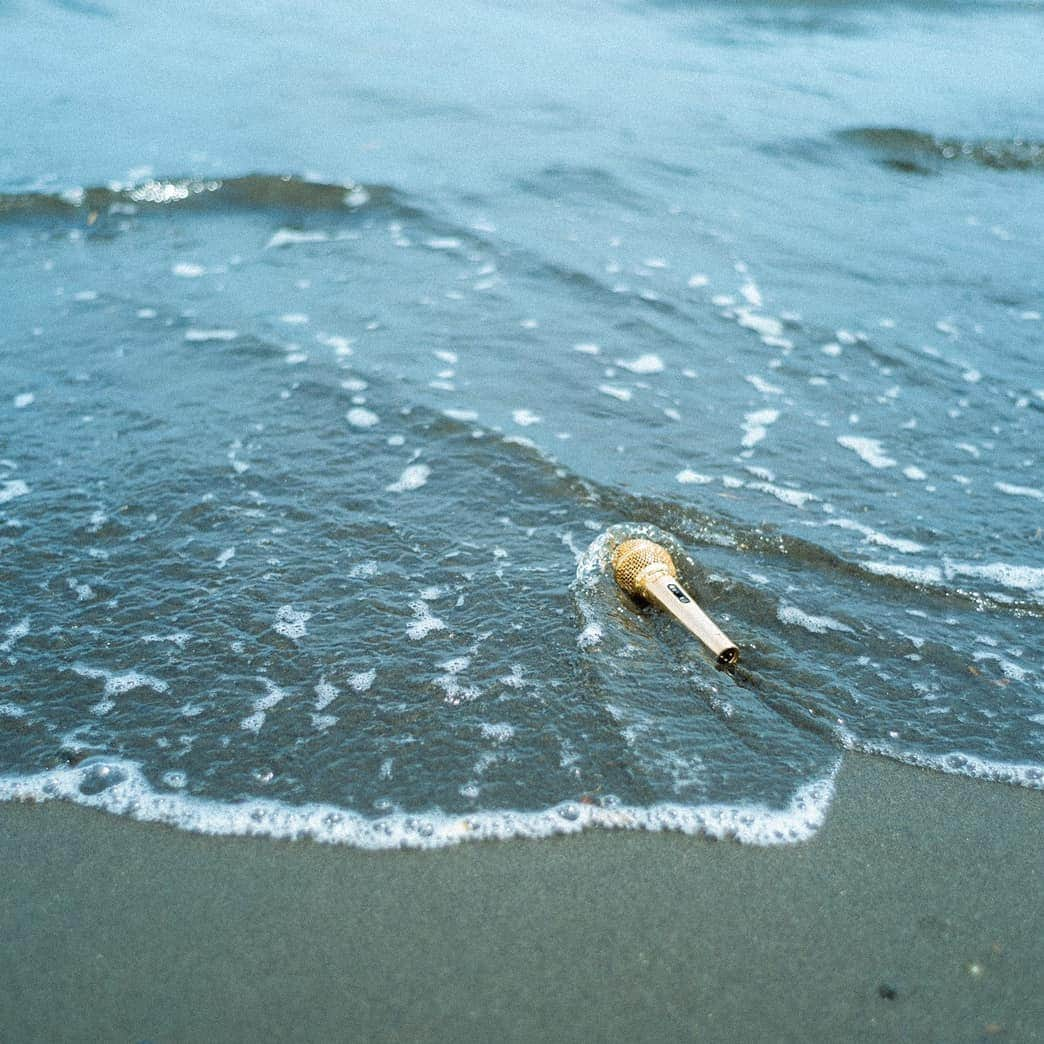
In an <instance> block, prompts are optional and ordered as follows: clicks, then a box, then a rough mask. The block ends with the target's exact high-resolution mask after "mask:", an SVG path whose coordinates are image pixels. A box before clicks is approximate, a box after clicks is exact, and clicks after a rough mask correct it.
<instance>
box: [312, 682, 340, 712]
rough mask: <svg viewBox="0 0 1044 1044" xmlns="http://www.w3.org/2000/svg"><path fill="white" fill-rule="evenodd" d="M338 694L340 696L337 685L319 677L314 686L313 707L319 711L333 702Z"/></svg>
mask: <svg viewBox="0 0 1044 1044" xmlns="http://www.w3.org/2000/svg"><path fill="white" fill-rule="evenodd" d="M338 696H340V692H338V690H337V687H336V686H335V685H331V684H330V683H329V682H328V681H327V680H326V679H325V678H320V679H319V684H318V685H316V687H315V709H316V710H317V711H321V710H322V709H323V708H324V707H327V706H329V705H330V704H331V703H333V701H334V700H336V699H337V697H338Z"/></svg>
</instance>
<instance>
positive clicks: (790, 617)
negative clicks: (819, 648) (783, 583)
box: [776, 604, 854, 634]
mask: <svg viewBox="0 0 1044 1044" xmlns="http://www.w3.org/2000/svg"><path fill="white" fill-rule="evenodd" d="M776 616H778V617H779V619H780V622H781V623H785V624H796V625H797V626H798V627H804V628H805V630H806V631H811V632H812V633H813V634H826V633H827V632H828V631H847V632H848V633H849V634H852V633H854V632H853V631H852V628H851V627H849V626H848V625H847V624H843V623H841V622H840V621H839V620H835V619H834V618H833V617H832V616H813V615H812V614H811V613H806V612H804V611H803V610H801V609H798V607H797V606H795V605H784V604H780V606H779V607H778V608H777V609H776Z"/></svg>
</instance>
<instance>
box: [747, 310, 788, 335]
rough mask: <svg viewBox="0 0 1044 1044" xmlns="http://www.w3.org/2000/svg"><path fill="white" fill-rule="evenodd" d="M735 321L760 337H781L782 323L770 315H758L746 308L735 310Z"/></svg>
mask: <svg viewBox="0 0 1044 1044" xmlns="http://www.w3.org/2000/svg"><path fill="white" fill-rule="evenodd" d="M736 322H738V323H739V324H740V326H742V327H744V328H745V329H747V330H753V331H754V332H755V333H756V334H760V335H761V336H762V337H781V336H782V334H783V324H782V323H781V322H780V321H779V320H778V319H774V318H773V317H772V316H770V315H760V314H756V313H754V312H752V311H751V310H749V309H747V308H740V309H737V311H736Z"/></svg>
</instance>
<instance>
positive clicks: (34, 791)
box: [0, 758, 841, 850]
mask: <svg viewBox="0 0 1044 1044" xmlns="http://www.w3.org/2000/svg"><path fill="white" fill-rule="evenodd" d="M840 765H841V759H840V758H838V760H837V762H836V763H835V764H834V766H833V768H832V769H831V771H830V772H829V773H828V775H827V776H825V777H824V778H823V779H819V780H815V781H814V782H811V783H807V784H805V785H804V786H802V787H800V788H799V789H798V790H797V791H796V792H795V794H794V797H793V798H792V800H791V801H790V803H789V805H787V807H786V808H783V809H773V808H769V807H767V806H765V805H753V804H752V805H726V804H706V805H682V804H676V803H667V802H665V803H661V804H655V805H649V806H646V807H638V806H623V807H616V808H601V807H599V806H597V805H586V804H582V803H580V802H577V801H565V802H561V803H560V804H557V805H553V806H551V807H549V808H546V809H543V810H541V811H539V812H518V811H515V810H513V809H505V810H503V811H497V812H476V813H471V814H468V815H461V816H453V815H446V814H444V813H440V812H435V811H432V812H427V813H419V814H416V815H413V814H406V813H395V814H392V815H388V816H381V817H379V818H368V817H366V816H362V815H360V814H359V813H357V812H352V811H350V810H348V809H344V808H338V807H337V806H335V805H320V804H305V805H287V804H283V803H282V802H279V801H273V800H268V799H257V800H253V801H244V802H237V803H232V802H222V801H217V800H214V799H209V798H200V797H195V796H193V795H189V794H184V793H171V794H166V793H158V792H157V791H155V790H153V789H152V787H151V786H150V784H149V782H148V780H147V779H146V777H145V775H144V774H143V773H142V771H141V768H140V766H139V765H138V764H137V763H135V762H131V761H122V760H118V759H110V758H105V759H97V758H89V759H87V761H84V762H82V763H81V764H80V765H77V766H69V767H63V768H59V769H54V770H51V771H48V772H41V773H38V774H35V775H25V776H0V801H37V802H43V801H54V800H64V801H72V802H75V803H76V804H78V805H85V806H87V807H88V808H95V809H100V810H102V811H105V812H109V813H112V814H114V815H129V816H131V817H132V818H134V819H137V820H140V821H143V822H148V823H166V824H168V825H170V826H174V827H177V828H179V829H181V830H185V831H189V832H192V833H197V834H217V835H225V836H252V837H271V838H282V839H287V840H296V839H301V838H311V839H312V840H314V841H318V842H322V843H324V844H344V845H351V846H353V847H356V848H364V849H372V850H377V849H392V848H429V849H430V848H445V847H447V846H449V845H456V844H460V843H461V842H464V841H493V840H498V841H504V840H508V839H510V838H544V837H551V836H553V835H555V834H578V833H580V832H581V831H584V830H590V829H604V830H648V831H667V830H669V831H675V832H678V833H682V834H689V835H693V836H702V837H709V838H715V839H723V838H731V839H733V840H736V841H740V842H743V843H745V844H755V845H780V844H789V843H793V842H797V841H806V840H808V839H809V838H811V837H812V836H814V835H815V833H816V831H817V830H819V828H820V827H821V826H822V824H823V821H824V819H825V817H826V813H827V810H828V809H829V807H830V803H831V801H832V800H833V795H834V780H835V777H836V775H837V771H838V769H839V767H840ZM99 776H103V777H104V778H106V779H109V780H111V781H112V782H111V783H110V784H109V785H108V786H106V787H105V788H104V789H101V790H99V791H98V792H97V793H90V792H87V793H85V792H84V786H85V784H86V785H88V786H87V789H88V790H89V791H91V790H96V789H97V787H96V785H92V784H93V782H94V781H95V780H97V779H98V777H99Z"/></svg>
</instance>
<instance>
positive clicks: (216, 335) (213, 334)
mask: <svg viewBox="0 0 1044 1044" xmlns="http://www.w3.org/2000/svg"><path fill="white" fill-rule="evenodd" d="M238 336H239V331H237V330H225V329H213V330H203V329H198V328H197V327H190V328H189V329H188V330H186V331H185V340H186V341H191V342H192V343H194V344H202V343H205V342H207V341H234V340H235V339H236V338H237V337H238Z"/></svg>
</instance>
